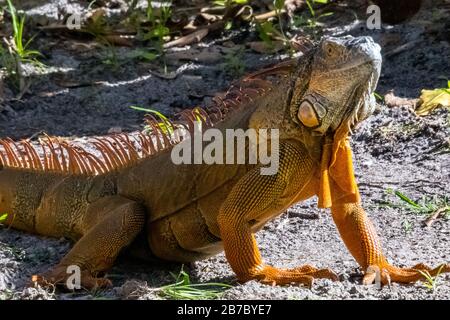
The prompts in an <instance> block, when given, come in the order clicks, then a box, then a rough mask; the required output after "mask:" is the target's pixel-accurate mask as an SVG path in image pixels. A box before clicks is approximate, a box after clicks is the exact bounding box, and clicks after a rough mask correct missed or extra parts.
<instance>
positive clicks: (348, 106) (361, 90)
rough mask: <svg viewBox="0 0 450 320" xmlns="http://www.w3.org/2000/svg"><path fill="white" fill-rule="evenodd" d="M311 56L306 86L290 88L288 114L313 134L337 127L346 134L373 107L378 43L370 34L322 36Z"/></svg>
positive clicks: (377, 71)
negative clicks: (292, 92) (292, 91)
mask: <svg viewBox="0 0 450 320" xmlns="http://www.w3.org/2000/svg"><path fill="white" fill-rule="evenodd" d="M311 59H312V60H311V65H310V69H309V70H311V71H310V72H311V73H310V78H309V81H308V83H307V85H306V88H305V87H303V88H302V89H300V88H295V89H294V94H293V97H292V100H291V115H292V117H296V119H294V120H295V121H296V122H300V123H301V125H302V126H304V127H305V129H307V130H308V131H310V132H311V135H313V136H314V135H319V136H322V135H325V134H329V133H334V132H336V130H337V129H338V128H341V130H340V131H342V133H344V134H345V135H346V134H347V133H348V132H349V131H351V129H352V128H353V127H354V126H355V125H356V124H357V123H359V122H360V121H362V120H364V119H365V118H367V117H368V116H369V115H370V114H371V113H372V111H373V109H374V106H375V101H374V97H373V91H374V90H375V87H376V85H377V81H378V77H379V75H380V69H381V54H380V46H379V45H378V44H376V43H375V42H374V41H373V40H372V38H370V37H357V38H354V37H351V36H346V37H341V38H325V39H323V40H322V41H321V42H320V43H319V45H318V47H317V49H316V50H314V53H313V56H312V58H311ZM305 89H306V91H305ZM295 91H297V92H295ZM299 91H301V92H299ZM343 129H345V130H343Z"/></svg>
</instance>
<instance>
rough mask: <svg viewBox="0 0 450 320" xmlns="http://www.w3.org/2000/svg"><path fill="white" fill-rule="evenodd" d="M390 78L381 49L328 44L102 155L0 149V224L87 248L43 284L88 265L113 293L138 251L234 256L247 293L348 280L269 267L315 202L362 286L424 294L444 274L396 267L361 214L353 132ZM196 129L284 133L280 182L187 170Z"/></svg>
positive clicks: (224, 167) (368, 42)
mask: <svg viewBox="0 0 450 320" xmlns="http://www.w3.org/2000/svg"><path fill="white" fill-rule="evenodd" d="M380 68H381V55H380V47H379V46H378V45H377V44H375V43H374V42H373V41H372V39H371V38H369V37H360V38H353V37H343V38H328V39H324V40H322V41H321V42H320V43H319V44H318V45H316V46H314V47H313V48H311V50H310V51H309V52H307V53H305V54H304V55H303V56H302V57H301V58H299V59H298V60H291V61H287V62H283V63H281V64H279V65H276V66H274V67H271V68H268V69H265V70H262V71H260V72H256V73H254V74H251V75H249V76H247V77H245V78H244V79H242V80H241V81H240V82H238V83H237V84H235V85H234V86H232V87H231V88H230V89H229V90H228V92H227V93H226V94H225V95H224V96H220V97H219V96H218V97H217V98H216V99H214V102H213V103H212V104H211V105H209V106H205V107H204V108H203V109H200V108H197V109H194V110H188V111H185V112H183V113H182V114H181V115H180V117H179V119H176V120H174V122H170V123H169V122H168V121H166V120H164V119H161V120H157V119H153V118H149V119H148V120H147V123H148V126H149V127H150V131H151V134H143V133H140V134H134V135H133V134H127V135H113V136H108V137H103V138H99V139H92V141H91V146H90V147H89V148H90V149H89V150H92V149H95V150H96V151H92V152H88V151H86V149H83V148H80V147H77V146H75V145H73V144H69V143H67V142H64V141H59V140H58V139H52V138H46V139H43V140H42V142H41V145H40V146H33V145H31V144H30V143H29V142H27V141H22V142H13V141H11V140H0V213H3V212H6V213H8V218H7V221H6V224H7V225H10V226H12V227H14V228H16V229H19V230H24V231H27V232H32V233H37V234H41V235H46V236H54V237H61V236H64V237H68V238H71V239H73V240H74V241H75V245H74V247H73V248H72V249H71V250H70V252H69V253H68V254H67V255H66V256H65V257H64V258H63V259H62V260H61V262H60V263H59V264H58V265H57V266H55V267H54V268H53V269H52V270H51V271H49V272H48V273H47V274H44V275H42V276H36V277H35V279H34V280H36V281H38V282H40V283H43V284H45V283H48V282H50V283H63V284H64V283H65V280H66V279H67V278H68V277H69V276H70V274H68V273H67V268H68V267H69V266H72V265H76V266H79V267H80V269H81V271H82V277H81V283H82V285H83V286H84V287H87V288H92V287H96V286H104V285H108V284H109V281H108V280H107V279H105V278H101V277H99V274H100V273H101V272H103V271H105V270H108V269H109V268H110V267H111V266H112V265H113V263H114V261H115V259H116V258H117V256H118V254H119V253H120V252H122V251H123V250H124V249H126V248H128V247H129V246H130V245H131V246H132V247H139V246H140V247H141V248H143V250H141V251H133V252H135V254H137V255H141V256H142V255H146V254H147V252H150V253H151V255H154V256H156V257H158V258H161V259H164V260H171V261H180V262H188V261H195V260H199V259H204V258H207V257H209V256H211V255H214V254H216V253H218V252H220V251H222V250H225V255H226V257H227V260H228V262H229V263H230V265H231V268H232V269H233V270H234V272H235V273H236V275H237V277H238V278H239V280H241V281H247V280H251V279H257V280H260V281H263V282H266V283H272V284H275V283H276V284H288V283H303V284H308V285H311V283H312V281H313V279H314V278H330V279H334V280H336V279H337V276H336V275H335V274H334V273H333V272H332V271H331V270H329V269H317V268H315V267H312V266H309V265H305V266H301V267H298V268H294V269H280V268H275V267H272V266H269V265H266V264H265V263H264V262H263V260H262V258H261V255H260V253H259V250H258V246H257V244H256V241H255V238H254V233H255V232H256V231H257V230H259V229H260V228H261V227H262V226H263V225H264V224H265V223H266V222H267V221H269V220H271V219H273V218H275V217H277V216H278V215H279V214H281V213H282V212H283V211H284V210H286V209H287V208H288V207H289V206H291V205H292V204H294V203H296V202H299V201H302V200H305V199H308V198H310V197H312V196H315V195H317V196H318V199H319V203H318V205H319V206H320V207H324V208H331V212H332V215H333V219H334V221H335V223H336V225H337V228H338V229H339V232H340V234H341V236H342V239H343V241H344V243H345V244H346V246H347V247H348V249H349V250H350V252H351V253H352V255H353V256H354V257H355V259H356V260H357V262H358V263H359V264H360V266H361V268H362V270H363V271H364V272H365V277H364V283H371V282H372V281H374V279H375V278H376V277H377V276H378V277H379V278H380V279H381V281H382V282H383V283H387V282H389V281H397V282H412V281H416V280H418V279H420V278H422V275H421V273H420V272H419V271H421V270H428V271H429V272H430V274H431V275H435V274H436V273H437V272H438V268H436V269H430V268H428V267H426V266H425V265H422V264H421V265H418V266H415V267H413V268H397V267H394V266H392V265H390V264H389V263H388V262H387V261H386V259H385V257H384V255H383V253H382V249H381V245H380V241H379V240H378V237H377V235H376V232H375V229H374V227H373V225H372V223H371V222H370V220H369V219H368V217H367V215H366V214H365V212H364V210H363V209H362V207H361V205H360V197H359V193H358V188H357V185H356V180H355V177H354V173H353V167H352V156H351V148H350V144H349V141H348V133H349V132H350V131H351V129H352V128H353V127H354V125H355V124H357V123H359V122H360V121H362V120H364V119H365V118H367V117H368V116H369V115H370V114H371V113H372V110H373V107H374V100H373V96H372V93H373V91H374V89H375V87H376V83H377V80H378V77H379V74H380ZM195 120H200V121H201V122H202V123H203V126H204V129H206V128H215V129H218V130H220V131H221V132H225V131H226V129H235V130H237V129H243V130H247V129H255V130H258V129H264V128H269V129H278V130H279V163H278V164H279V166H278V171H277V172H276V173H275V174H272V175H262V174H261V171H260V169H261V165H259V164H251V163H244V164H205V163H203V164H175V163H174V162H173V161H172V160H173V159H172V158H171V154H172V152H171V151H172V150H173V148H175V146H177V145H178V143H180V139H179V137H178V138H177V137H176V136H174V134H173V132H175V130H174V129H177V128H184V130H186V131H192V128H193V124H194V121H195ZM162 124H163V125H162ZM271 143H272V142H271ZM246 146H247V148H248V145H246ZM224 157H225V155H224ZM441 271H444V272H446V271H450V266H449V265H445V266H444V267H443V269H442V270H441Z"/></svg>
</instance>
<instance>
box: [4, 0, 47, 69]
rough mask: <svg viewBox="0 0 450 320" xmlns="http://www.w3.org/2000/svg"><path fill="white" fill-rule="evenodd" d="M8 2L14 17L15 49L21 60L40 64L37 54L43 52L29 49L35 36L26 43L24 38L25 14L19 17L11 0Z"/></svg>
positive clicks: (39, 54)
mask: <svg viewBox="0 0 450 320" xmlns="http://www.w3.org/2000/svg"><path fill="white" fill-rule="evenodd" d="M7 2H8V8H9V13H10V15H11V19H12V26H13V32H14V34H13V42H14V48H13V49H14V51H15V53H16V54H17V56H18V57H19V59H20V61H21V62H31V63H36V64H40V62H39V61H38V60H37V58H36V57H37V56H42V54H41V53H40V52H39V51H37V50H29V49H28V46H29V45H30V43H31V42H32V41H33V39H34V36H33V37H31V38H30V39H28V41H27V42H25V43H24V39H23V28H24V26H25V15H22V16H21V17H19V16H18V15H17V10H16V8H15V7H14V5H13V4H12V1H11V0H7Z"/></svg>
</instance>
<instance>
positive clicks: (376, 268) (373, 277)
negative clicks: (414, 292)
mask: <svg viewBox="0 0 450 320" xmlns="http://www.w3.org/2000/svg"><path fill="white" fill-rule="evenodd" d="M444 272H450V264H442V265H440V266H438V267H436V268H434V269H433V268H430V267H428V266H427V265H425V264H423V263H419V264H417V265H415V266H414V267H412V268H398V267H394V266H392V265H390V264H388V263H385V264H381V265H371V266H369V267H368V268H367V270H366V272H365V275H364V278H363V284H365V285H368V284H372V283H374V282H375V283H377V284H382V285H386V284H390V283H391V282H399V283H411V282H416V281H418V280H423V279H425V275H424V274H423V273H425V274H426V275H430V276H432V277H435V276H436V275H438V274H440V273H444Z"/></svg>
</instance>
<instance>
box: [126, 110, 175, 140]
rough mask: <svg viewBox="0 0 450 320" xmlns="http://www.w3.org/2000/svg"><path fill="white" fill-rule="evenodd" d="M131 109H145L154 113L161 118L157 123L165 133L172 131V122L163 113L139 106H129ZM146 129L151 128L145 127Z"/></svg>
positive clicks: (171, 132) (149, 129)
mask: <svg viewBox="0 0 450 320" xmlns="http://www.w3.org/2000/svg"><path fill="white" fill-rule="evenodd" d="M130 108H131V109H134V110H138V111H145V112H149V113H151V114H154V115H156V116H157V117H158V118H159V119H161V122H159V123H158V125H159V127H160V128H161V130H162V131H163V133H165V134H173V133H174V127H173V125H172V123H171V122H170V120H169V118H167V117H166V116H165V115H163V114H162V113H161V112H159V111H157V110H153V109H148V108H143V107H140V106H130ZM145 130H146V131H151V130H152V128H150V127H148V126H147V127H146V128H145Z"/></svg>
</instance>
